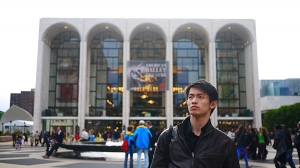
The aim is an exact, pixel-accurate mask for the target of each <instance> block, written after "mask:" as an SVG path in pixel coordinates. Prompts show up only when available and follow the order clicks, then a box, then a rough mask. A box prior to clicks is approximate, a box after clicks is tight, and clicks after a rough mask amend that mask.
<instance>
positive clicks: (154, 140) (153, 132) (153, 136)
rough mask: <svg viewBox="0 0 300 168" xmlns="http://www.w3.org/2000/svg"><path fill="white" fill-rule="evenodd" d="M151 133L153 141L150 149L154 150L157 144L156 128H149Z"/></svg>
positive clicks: (151, 140)
mask: <svg viewBox="0 0 300 168" xmlns="http://www.w3.org/2000/svg"><path fill="white" fill-rule="evenodd" d="M149 131H150V132H151V135H152V137H151V139H150V148H154V147H155V143H156V139H157V138H156V131H155V128H154V127H153V126H152V127H151V128H149Z"/></svg>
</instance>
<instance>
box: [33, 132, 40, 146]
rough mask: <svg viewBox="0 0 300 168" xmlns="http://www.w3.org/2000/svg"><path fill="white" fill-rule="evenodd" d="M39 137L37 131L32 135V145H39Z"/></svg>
mask: <svg viewBox="0 0 300 168" xmlns="http://www.w3.org/2000/svg"><path fill="white" fill-rule="evenodd" d="M39 137H40V134H39V132H38V131H36V132H35V134H34V143H35V146H38V144H39Z"/></svg>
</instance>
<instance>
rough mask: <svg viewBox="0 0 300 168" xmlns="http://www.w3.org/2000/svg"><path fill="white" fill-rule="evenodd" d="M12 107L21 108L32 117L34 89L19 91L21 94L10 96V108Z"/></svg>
mask: <svg viewBox="0 0 300 168" xmlns="http://www.w3.org/2000/svg"><path fill="white" fill-rule="evenodd" d="M12 105H15V106H18V107H21V108H22V109H24V110H26V111H28V112H29V113H30V114H31V115H32V116H33V109H34V89H31V91H21V93H11V94H10V107H11V106H12Z"/></svg>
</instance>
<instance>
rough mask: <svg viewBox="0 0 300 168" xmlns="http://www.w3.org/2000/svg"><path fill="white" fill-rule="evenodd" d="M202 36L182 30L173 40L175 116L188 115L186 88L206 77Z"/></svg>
mask: <svg viewBox="0 0 300 168" xmlns="http://www.w3.org/2000/svg"><path fill="white" fill-rule="evenodd" d="M204 47H205V46H204V42H203V40H202V39H201V37H200V36H199V35H197V34H195V33H191V32H182V33H179V34H177V35H176V36H175V37H174V40H173V97H174V98H173V101H174V102H173V104H174V106H173V107H174V110H173V111H174V112H173V115H174V117H185V116H187V115H188V114H189V113H188V110H187V105H186V98H185V93H184V88H185V87H186V86H187V85H189V84H190V83H192V82H195V81H197V80H199V79H205V48H204Z"/></svg>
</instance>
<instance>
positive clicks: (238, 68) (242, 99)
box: [216, 32, 250, 117]
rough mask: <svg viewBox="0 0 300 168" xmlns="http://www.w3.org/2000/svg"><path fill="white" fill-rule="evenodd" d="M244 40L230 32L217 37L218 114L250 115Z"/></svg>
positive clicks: (226, 115)
mask: <svg viewBox="0 0 300 168" xmlns="http://www.w3.org/2000/svg"><path fill="white" fill-rule="evenodd" d="M243 44H244V43H243V41H242V40H241V39H240V37H239V36H237V35H235V34H234V33H230V32H222V33H218V34H217V37H216V67H217V90H218V93H219V103H218V116H225V117H229V116H232V117H237V116H250V113H249V114H248V112H246V107H247V104H246V76H245V54H244V46H243Z"/></svg>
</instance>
